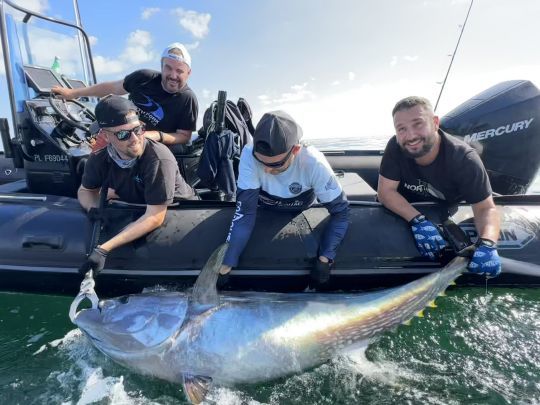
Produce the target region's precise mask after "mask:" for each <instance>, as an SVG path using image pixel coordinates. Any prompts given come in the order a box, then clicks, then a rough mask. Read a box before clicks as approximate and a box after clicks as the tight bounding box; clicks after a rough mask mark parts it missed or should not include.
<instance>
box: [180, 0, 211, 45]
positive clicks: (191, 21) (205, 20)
mask: <svg viewBox="0 0 540 405" xmlns="http://www.w3.org/2000/svg"><path fill="white" fill-rule="evenodd" d="M172 13H173V14H174V15H176V16H177V17H178V18H179V19H180V20H179V24H180V25H181V26H182V27H183V28H184V29H186V30H187V31H189V32H190V33H191V35H193V36H194V37H195V38H198V39H202V38H204V37H205V36H206V35H208V31H209V28H208V25H209V24H210V20H211V18H212V16H211V15H210V14H208V13H197V12H196V11H193V10H184V9H183V8H176V9H174V10H173V11H172Z"/></svg>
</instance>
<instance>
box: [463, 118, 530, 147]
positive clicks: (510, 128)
mask: <svg viewBox="0 0 540 405" xmlns="http://www.w3.org/2000/svg"><path fill="white" fill-rule="evenodd" d="M533 120H534V118H529V119H528V120H523V121H516V122H513V123H512V124H506V125H501V126H500V127H497V128H491V129H487V130H485V131H480V132H475V133H473V134H470V135H465V138H463V140H464V141H465V142H467V143H471V142H476V141H482V140H484V139H489V138H494V137H496V136H501V135H504V134H511V133H513V132H518V131H523V130H524V129H527V128H529V126H530V125H531V122H533Z"/></svg>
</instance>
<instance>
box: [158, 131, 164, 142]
mask: <svg viewBox="0 0 540 405" xmlns="http://www.w3.org/2000/svg"><path fill="white" fill-rule="evenodd" d="M158 133H159V142H160V143H163V132H161V131H158Z"/></svg>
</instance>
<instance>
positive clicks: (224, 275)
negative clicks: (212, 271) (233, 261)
mask: <svg viewBox="0 0 540 405" xmlns="http://www.w3.org/2000/svg"><path fill="white" fill-rule="evenodd" d="M230 275H231V266H227V265H226V264H222V265H221V267H220V268H219V274H218V279H217V283H216V287H217V288H219V289H221V288H223V287H225V285H226V284H227V283H228V282H229V276H230Z"/></svg>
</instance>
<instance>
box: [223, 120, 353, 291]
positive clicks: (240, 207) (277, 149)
mask: <svg viewBox="0 0 540 405" xmlns="http://www.w3.org/2000/svg"><path fill="white" fill-rule="evenodd" d="M301 137H302V128H300V126H299V125H298V124H297V123H296V122H295V121H294V120H293V119H292V117H291V116H289V115H288V114H287V113H285V112H283V111H274V112H270V113H266V114H264V116H263V117H262V118H261V120H260V121H259V124H258V125H257V128H256V129H255V135H254V137H253V144H252V145H246V146H245V147H244V150H243V151H242V155H241V157H240V169H239V177H238V190H237V194H236V201H237V203H236V213H235V215H234V218H233V220H232V223H231V228H230V231H229V235H228V237H227V241H228V242H229V248H228V250H227V253H226V254H225V258H224V259H223V265H222V266H221V269H220V280H219V284H221V285H223V284H225V282H226V280H227V278H228V275H229V272H230V270H231V268H232V267H234V266H236V265H237V264H238V258H239V256H240V255H241V253H242V251H243V250H244V248H245V246H246V244H247V242H248V240H249V237H250V235H251V232H252V230H253V227H254V226H255V217H256V211H257V202H258V203H260V204H261V205H262V206H263V207H267V208H271V209H278V210H284V211H303V210H305V209H307V208H309V206H310V205H311V204H313V202H314V201H315V198H317V199H318V200H319V202H320V203H322V204H323V205H324V206H325V207H326V209H327V210H328V212H329V213H330V221H329V222H328V224H327V226H326V229H325V231H324V233H323V236H322V239H321V243H320V246H319V257H318V260H317V261H316V264H315V267H314V268H313V270H312V271H311V279H312V284H314V286H318V285H321V284H324V283H325V282H327V281H328V279H329V277H330V268H331V267H332V264H333V261H334V258H335V256H336V250H337V248H338V246H339V244H340V243H341V241H342V239H343V237H344V236H345V233H346V231H347V228H348V226H349V203H348V201H347V198H346V196H345V194H344V193H343V190H342V188H341V185H340V184H339V182H338V181H337V179H336V177H335V175H334V172H333V170H332V168H331V167H330V164H329V163H328V161H327V160H326V158H325V157H324V155H323V154H322V153H321V152H319V151H318V150H317V149H315V148H314V147H313V146H308V147H304V146H302V145H301V144H300V138H301Z"/></svg>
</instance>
